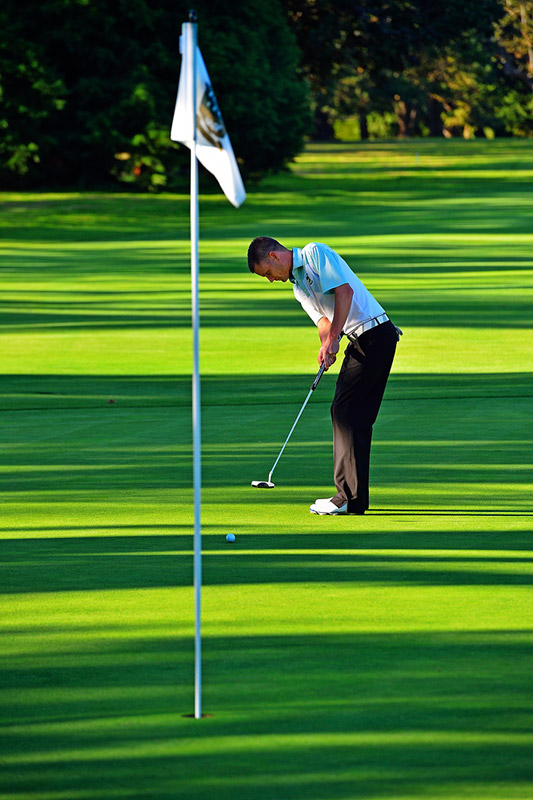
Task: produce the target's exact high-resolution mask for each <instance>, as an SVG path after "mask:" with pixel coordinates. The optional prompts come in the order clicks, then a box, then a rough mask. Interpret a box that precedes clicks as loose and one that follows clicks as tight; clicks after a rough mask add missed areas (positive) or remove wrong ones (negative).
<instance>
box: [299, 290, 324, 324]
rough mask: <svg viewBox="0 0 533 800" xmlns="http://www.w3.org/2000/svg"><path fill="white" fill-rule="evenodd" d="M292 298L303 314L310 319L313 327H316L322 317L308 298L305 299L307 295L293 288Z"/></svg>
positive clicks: (320, 312)
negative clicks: (295, 300)
mask: <svg viewBox="0 0 533 800" xmlns="http://www.w3.org/2000/svg"><path fill="white" fill-rule="evenodd" d="M294 296H295V297H296V299H297V300H298V302H299V303H300V305H301V306H302V308H303V310H304V311H305V313H306V314H308V315H309V316H310V317H311V319H312V320H313V322H314V323H315V325H318V321H319V320H320V319H322V317H323V316H324V314H323V313H322V311H319V310H318V309H317V308H316V307H315V305H314V304H313V301H312V300H311V298H310V297H307V295H306V294H305V293H304V292H302V291H301V290H297V287H296V286H295V287H294Z"/></svg>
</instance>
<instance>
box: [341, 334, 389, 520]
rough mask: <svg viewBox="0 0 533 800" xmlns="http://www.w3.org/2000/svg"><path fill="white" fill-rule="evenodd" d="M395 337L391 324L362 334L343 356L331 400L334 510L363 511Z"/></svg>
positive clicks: (366, 506) (366, 500)
mask: <svg viewBox="0 0 533 800" xmlns="http://www.w3.org/2000/svg"><path fill="white" fill-rule="evenodd" d="M397 342H398V334H397V333H396V329H395V327H394V325H393V324H392V322H385V323H383V324H382V325H378V326H376V327H375V328H372V329H371V330H369V331H367V332H366V333H363V334H362V335H361V336H359V337H358V339H357V341H356V342H355V343H350V345H349V346H348V347H347V348H346V350H345V354H344V361H343V363H342V367H341V370H340V372H339V377H338V380H337V387H336V390H335V397H334V398H333V403H332V406H331V419H332V421H333V462H334V478H335V486H336V487H337V494H336V495H335V497H334V498H333V502H334V503H335V505H337V506H341V505H344V503H346V501H348V513H350V512H352V513H363V512H364V511H366V509H367V508H368V480H369V472H370V444H371V442H372V426H373V424H374V422H375V421H376V417H377V415H378V411H379V407H380V405H381V400H382V399H383V392H384V391H385V385H386V383H387V378H388V377H389V372H390V369H391V366H392V361H393V358H394V353H395V350H396V344H397Z"/></svg>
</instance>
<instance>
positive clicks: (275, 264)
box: [254, 253, 290, 283]
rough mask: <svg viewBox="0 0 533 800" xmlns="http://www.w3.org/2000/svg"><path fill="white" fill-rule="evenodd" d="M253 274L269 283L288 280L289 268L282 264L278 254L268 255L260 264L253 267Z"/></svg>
mask: <svg viewBox="0 0 533 800" xmlns="http://www.w3.org/2000/svg"><path fill="white" fill-rule="evenodd" d="M254 271H255V274H256V275H261V277H262V278H267V279H268V280H269V281H270V283H273V282H274V281H283V282H285V281H286V280H288V279H289V272H290V267H289V266H288V265H286V264H284V263H283V261H282V259H281V258H280V257H279V255H278V253H269V254H268V256H267V258H265V259H263V261H261V263H260V264H256V265H255V270H254Z"/></svg>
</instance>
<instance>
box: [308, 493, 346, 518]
mask: <svg viewBox="0 0 533 800" xmlns="http://www.w3.org/2000/svg"><path fill="white" fill-rule="evenodd" d="M332 499H333V498H331V497H323V498H322V499H319V500H315V502H314V503H313V505H312V506H310V507H309V511H310V512H311V514H330V515H335V514H347V513H348V503H344V505H342V506H340V508H339V507H338V506H336V505H335V503H332V502H331V501H332Z"/></svg>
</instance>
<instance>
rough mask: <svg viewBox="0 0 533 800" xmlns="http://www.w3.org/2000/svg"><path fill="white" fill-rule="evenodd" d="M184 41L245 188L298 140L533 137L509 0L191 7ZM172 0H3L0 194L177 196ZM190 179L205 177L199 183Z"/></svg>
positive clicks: (180, 16) (519, 29)
mask: <svg viewBox="0 0 533 800" xmlns="http://www.w3.org/2000/svg"><path fill="white" fill-rule="evenodd" d="M194 5H195V8H196V10H197V13H198V21H199V43H200V46H201V49H202V52H203V55H204V58H205V60H206V63H207V67H208V70H209V73H210V77H211V80H212V82H213V87H214V90H215V93H216V95H217V99H218V101H219V105H220V107H221V109H222V113H223V115H224V119H225V122H226V126H227V128H228V130H229V132H230V136H231V140H232V143H233V147H234V150H235V153H236V155H237V158H238V160H239V163H240V166H241V170H242V172H243V175H244V176H245V178H246V180H247V181H250V180H253V179H256V178H260V177H261V176H263V175H265V174H266V173H268V172H270V171H273V170H274V171H275V170H279V169H283V168H284V167H285V166H286V165H287V164H288V163H289V162H290V161H291V160H292V159H293V158H294V157H295V156H296V155H297V154H298V152H299V151H300V150H301V149H302V147H303V142H304V139H305V137H306V136H310V137H312V138H319V139H320V138H322V139H330V138H333V137H334V136H335V133H336V132H338V131H339V130H340V128H339V124H342V125H344V129H343V130H344V138H351V137H353V138H362V139H365V138H369V137H370V138H372V137H376V136H381V137H392V136H404V137H406V136H427V135H430V136H442V135H444V136H448V137H452V136H465V137H466V138H470V137H479V136H487V135H490V136H512V135H514V136H530V135H533V9H532V5H531V2H524V0H470V2H468V3H465V2H464V0H446V2H442V0H381V1H380V2H378V1H377V0H250V2H247V3H245V4H243V3H237V2H235V0H225V1H224V0H197V2H195V4H194ZM188 6H189V3H187V2H183V1H182V0H173V2H171V1H170V0H25V2H24V4H21V3H20V2H17V1H16V0H4V3H3V5H2V7H1V9H0V28H1V31H2V34H1V37H0V130H1V136H0V182H1V186H2V187H3V188H27V187H39V186H43V187H44V186H46V187H47V188H54V187H58V188H59V187H73V188H104V187H106V186H113V187H115V188H118V187H121V186H122V187H123V188H127V187H131V188H133V189H135V190H139V189H150V190H157V189H161V188H170V189H172V188H178V187H183V185H184V184H185V183H186V177H185V176H186V172H187V164H188V153H187V152H186V151H185V149H184V148H183V147H180V146H178V145H176V144H174V143H172V142H171V141H170V139H169V128H170V122H171V118H172V112H173V108H174V103H175V98H176V91H177V85H178V77H179V70H180V64H181V58H180V56H179V50H178V39H179V34H180V30H181V23H182V22H183V21H185V20H186V19H187V15H188ZM203 180H205V181H209V180H210V179H209V178H206V177H205V175H204V176H203Z"/></svg>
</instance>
